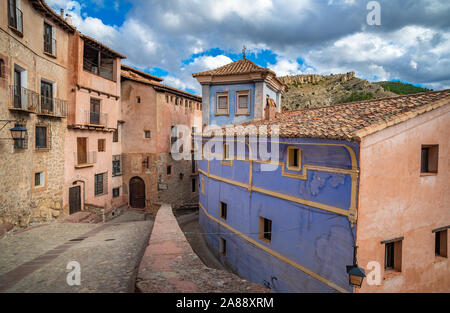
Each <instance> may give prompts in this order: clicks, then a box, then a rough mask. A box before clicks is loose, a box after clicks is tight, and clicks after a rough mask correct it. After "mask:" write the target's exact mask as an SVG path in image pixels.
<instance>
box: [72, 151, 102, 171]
mask: <svg viewBox="0 0 450 313" xmlns="http://www.w3.org/2000/svg"><path fill="white" fill-rule="evenodd" d="M73 155H74V161H75V167H76V168H83V167H89V166H92V165H93V164H95V163H97V151H90V152H84V153H80V152H74V154H73Z"/></svg>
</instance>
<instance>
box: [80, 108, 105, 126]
mask: <svg viewBox="0 0 450 313" xmlns="http://www.w3.org/2000/svg"><path fill="white" fill-rule="evenodd" d="M85 121H86V122H85V124H87V125H93V126H99V127H106V126H107V125H108V114H106V113H100V112H92V111H85Z"/></svg>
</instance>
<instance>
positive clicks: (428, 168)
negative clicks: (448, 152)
mask: <svg viewBox="0 0 450 313" xmlns="http://www.w3.org/2000/svg"><path fill="white" fill-rule="evenodd" d="M424 151H427V153H426V154H425V155H424ZM424 158H425V159H424ZM425 163H426V164H425ZM438 169H439V145H438V144H434V145H422V146H421V155H420V175H422V176H429V175H437V174H438Z"/></svg>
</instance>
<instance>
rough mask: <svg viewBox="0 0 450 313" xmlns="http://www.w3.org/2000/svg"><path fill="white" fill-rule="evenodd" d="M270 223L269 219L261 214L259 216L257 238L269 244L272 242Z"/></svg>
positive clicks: (271, 223)
mask: <svg viewBox="0 0 450 313" xmlns="http://www.w3.org/2000/svg"><path fill="white" fill-rule="evenodd" d="M272 225H273V222H272V220H271V219H268V218H265V217H263V216H260V217H259V235H258V238H259V240H261V241H264V242H266V243H268V244H270V243H271V242H272V239H273V238H272V233H273V230H272V228H273V227H272ZM266 226H267V227H268V229H267V230H266Z"/></svg>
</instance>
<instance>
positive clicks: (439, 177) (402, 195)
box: [356, 104, 450, 292]
mask: <svg viewBox="0 0 450 313" xmlns="http://www.w3.org/2000/svg"><path fill="white" fill-rule="evenodd" d="M449 138H450V105H448V104H447V105H446V106H444V107H441V108H439V109H436V110H434V111H432V112H428V113H425V114H423V115H421V116H418V117H415V118H414V119H411V120H409V121H407V122H403V123H401V124H398V125H396V126H392V127H389V128H387V129H385V130H382V131H380V132H377V133H375V134H373V135H369V136H368V137H366V138H364V139H363V140H362V142H361V151H360V155H361V159H360V162H361V164H360V169H361V176H360V186H359V208H358V224H357V245H358V247H359V248H358V263H359V265H360V266H362V267H364V268H365V269H366V274H368V273H370V272H371V271H370V270H368V269H367V264H368V263H369V262H370V261H377V262H379V264H380V268H381V285H379V286H375V285H372V286H369V285H368V283H367V281H368V280H367V279H365V280H364V283H363V286H362V288H361V289H357V290H356V291H357V292H439V291H440V292H444V291H445V292H448V291H449V290H450V263H449V260H448V258H440V257H436V256H435V250H434V249H435V234H434V233H432V230H434V229H436V228H440V227H444V226H448V225H450V193H449V190H450V180H449V174H450V173H449V162H448V160H449V159H448V156H449ZM423 144H438V145H439V165H438V173H437V174H436V175H431V176H423V175H422V176H421V173H420V169H421V168H420V164H421V145H423ZM400 237H404V240H403V242H402V270H401V272H397V273H392V272H390V271H387V272H385V271H384V257H385V245H384V244H381V241H384V240H390V239H394V238H400ZM447 249H448V247H447Z"/></svg>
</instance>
